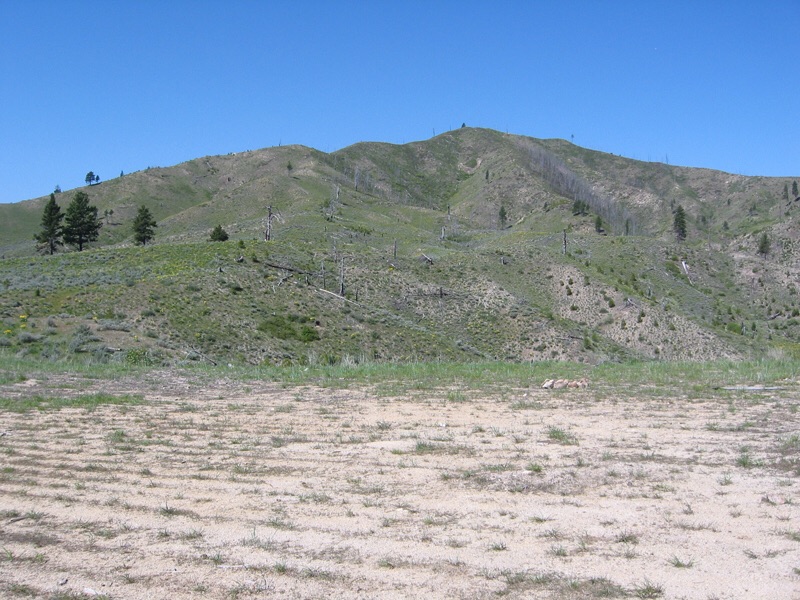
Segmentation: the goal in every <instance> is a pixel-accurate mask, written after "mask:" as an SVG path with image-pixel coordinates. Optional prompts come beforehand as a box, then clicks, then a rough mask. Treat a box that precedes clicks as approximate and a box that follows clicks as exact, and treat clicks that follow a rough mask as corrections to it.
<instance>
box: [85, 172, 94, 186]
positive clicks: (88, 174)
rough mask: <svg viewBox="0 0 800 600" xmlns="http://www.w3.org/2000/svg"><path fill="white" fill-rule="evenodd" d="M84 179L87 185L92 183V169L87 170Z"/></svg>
mask: <svg viewBox="0 0 800 600" xmlns="http://www.w3.org/2000/svg"><path fill="white" fill-rule="evenodd" d="M84 181H85V182H86V183H87V184H89V185H92V184H93V183H94V171H89V172H88V173H87V174H86V177H85V178H84Z"/></svg>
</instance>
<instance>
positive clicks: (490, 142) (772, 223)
mask: <svg viewBox="0 0 800 600" xmlns="http://www.w3.org/2000/svg"><path fill="white" fill-rule="evenodd" d="M791 183H792V181H791V179H788V178H766V177H746V176H740V175H733V174H730V173H724V172H721V171H714V170H710V169H693V168H690V167H677V166H671V165H667V164H663V163H646V162H642V161H634V160H631V159H626V158H623V157H619V156H615V155H613V154H607V153H602V152H598V151H594V150H587V149H584V148H580V147H579V146H575V145H573V144H571V143H570V142H568V141H565V140H537V139H535V138H529V137H524V136H515V135H509V134H506V133H501V132H497V131H493V130H486V129H477V128H462V129H457V130H453V131H450V132H447V133H443V134H440V135H438V136H436V137H434V138H431V139H430V140H423V141H418V142H411V143H409V144H403V145H394V144H387V143H382V142H359V143H357V144H353V145H351V146H348V147H346V148H343V149H341V150H337V151H335V152H332V153H324V152H320V151H318V150H315V149H313V148H309V147H305V146H299V145H293V146H280V147H273V148H264V149H261V150H255V151H246V152H240V153H234V154H228V155H223V156H208V157H202V158H197V159H193V160H190V161H186V162H183V163H180V164H178V165H175V166H174V167H166V168H151V169H146V170H144V171H139V172H136V173H130V174H127V175H125V176H124V177H120V178H116V179H112V180H107V181H104V182H102V183H100V184H97V185H93V186H90V187H84V188H77V189H76V190H70V191H65V192H63V193H61V194H58V195H57V198H58V202H59V204H60V205H61V206H62V208H64V207H65V206H66V204H67V203H68V202H69V200H70V198H71V197H72V195H73V194H74V193H75V192H76V191H77V190H78V189H82V190H83V191H85V192H87V193H88V194H89V195H90V198H91V202H92V203H93V204H95V205H96V206H98V208H99V211H100V214H101V215H102V214H105V211H112V210H113V214H112V215H110V216H108V217H107V218H104V220H105V221H107V222H106V223H105V224H104V227H103V228H102V230H101V237H100V239H99V240H98V242H97V243H96V244H94V245H92V246H93V247H92V248H91V249H90V250H88V251H84V252H83V253H80V254H79V253H75V252H66V253H62V254H60V255H56V256H54V257H40V256H37V255H36V249H35V244H34V242H33V235H34V233H35V232H36V231H37V230H38V221H39V219H40V218H41V210H42V208H43V205H44V200H45V198H39V199H32V200H29V201H24V202H21V203H17V204H15V205H3V206H0V240H2V242H1V243H0V251H1V252H2V253H3V256H4V260H2V261H0V281H4V282H5V290H4V291H3V292H2V294H0V309H2V311H3V312H2V313H0V315H3V317H2V318H3V320H4V323H5V325H6V329H5V331H7V332H10V333H7V334H5V335H6V337H5V338H4V339H5V340H7V345H9V346H10V347H13V348H16V349H17V351H20V352H39V353H41V352H44V353H46V354H47V353H50V354H52V355H53V356H55V357H64V356H67V355H68V354H69V351H68V349H67V350H65V347H66V348H69V346H70V344H72V345H73V346H74V345H75V343H76V342H75V337H74V336H75V335H76V333H75V332H76V331H79V330H80V331H83V332H84V334H85V333H86V331H85V328H87V327H88V328H89V330H91V332H92V336H93V337H95V338H98V341H94V342H86V343H85V344H84V345H83V346H80V345H79V347H85V348H91V352H93V353H95V354H96V355H97V358H98V359H104V360H109V359H112V358H114V357H115V356H120V355H121V354H120V353H122V354H125V355H127V354H126V353H128V352H129V351H130V352H133V351H138V350H144V351H146V352H150V353H151V354H152V355H153V356H157V357H160V358H159V360H178V359H179V358H180V357H184V358H185V357H186V356H204V357H212V358H213V360H239V361H246V362H251V363H258V362H263V361H267V362H282V361H288V362H303V361H319V360H327V361H336V360H343V359H345V357H349V358H347V359H348V360H355V359H356V358H355V357H358V360H362V359H364V360H366V359H371V360H373V359H374V360H413V359H432V358H437V359H458V360H461V359H465V358H469V357H480V358H495V359H506V360H542V359H557V360H564V359H570V360H585V361H590V362H599V361H603V360H621V359H624V358H649V359H708V358H715V357H729V358H737V357H744V356H753V355H754V354H758V353H763V352H767V351H771V352H788V353H790V354H791V353H794V352H795V351H796V347H797V344H798V341H800V322H798V319H797V318H796V317H797V316H798V315H800V310H798V303H797V289H796V287H795V281H796V280H797V275H798V257H800V254H799V250H798V249H799V248H800V246H798V244H797V231H798V228H797V214H800V213H798V211H800V202H795V200H794V199H793V198H789V199H784V198H783V197H782V191H783V189H784V186H790V185H791ZM140 205H145V206H147V207H148V209H149V210H150V211H151V212H152V213H153V215H154V216H155V218H156V220H157V221H158V228H157V229H156V240H155V245H154V246H152V247H149V246H148V247H145V248H139V247H133V245H132V231H131V229H130V223H131V221H132V219H133V215H134V214H135V212H136V210H137V208H138V206H140ZM678 205H680V206H682V207H683V208H684V209H685V210H686V212H687V215H688V225H689V235H688V238H687V240H686V241H685V242H682V243H679V242H678V241H677V240H676V239H675V236H674V233H673V231H672V225H673V222H672V221H673V211H674V209H675V208H676V207H677V206H678ZM270 211H271V214H272V215H273V219H274V220H273V221H272V224H271V227H270V232H271V239H270V241H264V237H265V231H266V225H267V215H268V214H270ZM598 217H599V218H600V220H601V222H602V223H600V224H598V223H597V219H598ZM216 225H222V226H223V227H224V228H225V229H226V230H227V231H228V232H229V233H230V235H231V241H229V242H225V243H222V244H217V243H211V242H208V241H207V240H208V235H209V232H210V230H211V229H212V228H213V227H214V226H216ZM598 225H601V226H600V227H598ZM598 229H600V231H598ZM764 233H767V234H768V235H769V236H770V238H771V240H772V248H773V249H774V250H773V251H772V252H771V254H770V255H769V256H765V257H762V256H759V255H758V253H757V242H758V240H757V238H758V236H759V235H763V234H764ZM187 254H188V255H189V256H188V257H187V256H186V255H187ZM102 257H104V258H103V260H100V259H101V258H102ZM189 257H191V258H193V259H194V260H189ZM237 260H238V261H239V262H236V261H237ZM56 265H59V266H58V268H56ZM90 267H91V268H90ZM165 273H166V274H168V275H164V274H165ZM342 280H343V281H342ZM76 282H79V283H80V285H78V284H77V283H76ZM342 289H344V294H342V293H341V292H342ZM208 307H211V308H208ZM223 307H224V312H225V313H226V314H225V315H220V314H219V313H220V311H221V310H222V308H223ZM21 310H24V311H25V314H36V315H38V319H39V320H44V321H45V322H46V321H47V319H53V323H54V324H55V326H53V327H50V326H46V325H45V326H44V327H45V328H46V329H48V331H49V333H48V334H47V335H45V336H43V337H42V338H41V339H37V340H34V341H22V340H23V339H28V336H25V335H22V334H23V333H27V334H29V335H30V331H31V330H30V329H29V328H28V329H27V331H20V329H19V325H20V323H19V322H18V321H19V319H18V314H17V313H20V311H21ZM203 311H210V312H208V314H201V313H202V312H203ZM215 311H216V312H215ZM776 313H777V314H778V315H779V316H774V315H776ZM58 315H66V316H65V317H64V321H63V323H62V322H61V321H59V317H58ZM215 315H216V317H217V318H216V319H215V318H214V316H215ZM101 316H105V317H107V318H103V319H101V318H100V317H101ZM100 321H106V322H107V323H106V326H108V325H109V324H110V323H109V322H114V323H116V324H117V325H115V327H119V328H122V329H128V331H127V332H125V331H121V329H119V328H117V329H114V328H111V329H108V328H106V329H103V330H102V331H98V327H99V326H98V323H99V322H100ZM33 322H37V321H33ZM120 323H124V327H123V326H122V325H120ZM40 327H42V325H40ZM103 332H114V333H113V334H111V333H105V334H104V333H103ZM312 332H313V333H312ZM20 336H22V337H20ZM303 336H305V338H304V337H303ZM112 338H113V339H112ZM48 343H49V346H48ZM48 348H49V349H48ZM109 348H111V349H112V350H113V351H112V350H108V349H109ZM87 352H88V350H87ZM134 355H135V356H138V355H136V354H134Z"/></svg>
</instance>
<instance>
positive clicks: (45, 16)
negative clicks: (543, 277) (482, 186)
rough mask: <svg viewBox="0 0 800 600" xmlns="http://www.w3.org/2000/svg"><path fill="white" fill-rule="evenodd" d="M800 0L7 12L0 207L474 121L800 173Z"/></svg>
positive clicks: (199, 3) (63, 7)
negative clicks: (214, 164) (239, 158)
mask: <svg viewBox="0 0 800 600" xmlns="http://www.w3.org/2000/svg"><path fill="white" fill-rule="evenodd" d="M799 56H800V1H798V0H783V1H781V0H775V1H769V2H754V1H744V0H720V1H715V2H710V1H709V2H705V1H702V0H692V1H680V0H678V1H676V0H673V1H670V2H661V1H648V0H638V1H623V0H620V1H614V0H586V1H559V2H554V1H534V0H528V1H518V2H512V1H506V2H504V1H500V2H487V1H482V2H471V1H465V0H462V1H436V0H427V1H416V0H402V1H389V0H362V1H336V0H330V1H323V0H319V1H316V2H312V1H303V0H297V1H291V2H290V1H288V0H287V1H268V0H262V1H256V0H250V1H245V0H238V1H237V0H228V1H222V0H218V1H211V0H193V1H178V0H170V1H163V0H160V1H154V0H128V1H126V2H123V1H117V0H98V1H93V2H92V1H80V0H52V1H48V0H0V202H16V201H19V200H24V199H28V198H32V197H37V196H41V195H45V194H48V193H49V192H51V191H52V190H53V188H54V187H55V185H56V184H59V185H60V186H61V187H62V189H64V190H67V189H71V188H73V187H77V186H80V185H83V180H84V177H85V175H86V173H87V171H89V170H92V171H94V172H95V173H97V174H99V175H100V177H101V180H107V179H109V178H112V177H116V176H118V175H119V173H120V171H124V172H126V173H129V172H132V171H136V170H139V169H143V168H146V167H148V166H170V165H174V164H177V163H179V162H182V161H185V160H189V159H192V158H197V157H200V156H205V155H208V154H226V153H228V152H237V151H241V150H248V149H256V148H263V147H267V146H275V145H278V144H281V143H282V144H284V145H285V144H304V145H307V146H312V147H314V148H317V149H319V150H323V151H333V150H336V149H339V148H343V147H345V146H348V145H350V144H353V143H355V142H358V141H364V140H368V141H384V142H391V143H404V142H410V141H414V140H421V139H426V138H429V137H431V136H432V135H433V134H434V132H435V133H437V134H439V133H442V132H444V131H446V130H448V129H451V128H456V127H459V126H460V125H461V123H462V122H465V123H467V124H468V125H470V126H479V127H490V128H493V129H498V130H501V131H508V132H509V133H516V134H522V135H530V136H534V137H542V138H550V137H560V138H565V139H571V136H574V142H575V143H576V144H579V145H581V146H586V147H589V148H594V149H597V150H603V151H606V152H612V153H614V154H622V155H624V156H629V157H632V158H637V159H640V160H653V161H664V160H666V159H667V158H668V160H669V162H670V163H671V164H679V165H689V166H697V167H709V168H715V169H721V170H725V171H729V172H734V173H742V174H746V175H775V176H789V177H794V178H800V69H798V66H797V65H798V57H799Z"/></svg>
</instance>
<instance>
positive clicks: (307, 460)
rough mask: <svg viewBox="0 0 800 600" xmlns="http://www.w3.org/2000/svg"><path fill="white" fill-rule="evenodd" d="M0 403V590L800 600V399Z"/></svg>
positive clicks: (123, 385) (17, 390)
mask: <svg viewBox="0 0 800 600" xmlns="http://www.w3.org/2000/svg"><path fill="white" fill-rule="evenodd" d="M96 391H108V392H111V393H115V394H117V393H139V394H142V395H143V396H144V403H143V404H141V405H136V406H103V407H100V408H98V409H96V410H94V411H88V410H86V409H61V410H57V411H30V412H27V413H21V414H20V413H0V596H2V597H9V598H13V597H42V598H83V597H97V596H106V597H109V598H117V599H119V598H130V599H143V598H422V597H424V598H491V597H496V596H504V595H505V596H508V597H512V598H617V597H633V598H636V597H639V598H670V599H678V598H686V599H693V600H694V599H702V600H709V599H712V598H719V599H722V598H736V599H750V598H764V599H767V598H770V599H792V598H800V520H798V517H800V497H798V490H799V489H800V476H798V473H797V471H796V469H795V468H794V467H791V468H789V467H787V466H786V462H787V461H791V460H796V458H797V455H798V451H799V450H800V441H798V439H797V434H798V429H799V427H798V422H800V419H798V413H797V411H798V403H800V400H798V394H797V393H796V391H795V390H791V391H787V390H782V391H781V390H779V391H774V392H728V393H725V392H714V393H709V394H707V395H706V396H703V395H700V396H699V397H697V398H685V397H684V398H681V397H669V396H668V395H667V396H657V395H655V394H653V393H650V392H648V393H646V394H638V393H637V392H635V391H632V390H625V391H624V392H625V393H624V395H620V391H619V390H613V389H608V388H605V389H600V388H597V387H595V386H593V387H590V388H589V389H588V390H558V391H547V390H541V389H533V388H532V389H529V390H508V391H507V392H505V393H503V394H499V395H497V396H493V397H486V396H482V395H478V394H475V393H472V392H469V391H463V390H461V391H459V390H449V391H448V390H439V391H424V390H416V391H414V392H413V394H410V395H406V396H403V397H391V396H389V395H384V394H380V393H379V392H378V391H377V390H368V389H364V390H329V389H320V388H313V387H303V388H289V387H282V386H280V385H277V384H271V383H248V384H245V383H232V382H225V381H219V382H214V383H211V384H203V385H201V384H199V383H197V382H189V381H186V380H183V379H181V374H180V373H170V372H163V373H156V374H154V375H152V376H151V377H149V378H148V379H147V380H146V381H141V382H133V381H124V380H122V381H117V382H107V381H93V380H88V379H74V380H69V379H62V380H57V379H53V378H50V379H48V380H43V381H34V380H29V381H25V382H20V383H16V384H7V385H4V386H2V389H0V393H2V395H3V396H4V397H22V396H25V395H29V394H44V395H56V394H62V395H64V394H78V393H81V394H85V393H91V392H96Z"/></svg>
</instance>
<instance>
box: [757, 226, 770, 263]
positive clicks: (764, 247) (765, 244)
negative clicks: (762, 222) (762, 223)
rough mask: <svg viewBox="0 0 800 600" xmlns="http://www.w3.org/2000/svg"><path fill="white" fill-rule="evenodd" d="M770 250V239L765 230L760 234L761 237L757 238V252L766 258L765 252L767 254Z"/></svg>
mask: <svg viewBox="0 0 800 600" xmlns="http://www.w3.org/2000/svg"><path fill="white" fill-rule="evenodd" d="M769 250H770V241H769V237H768V236H767V232H766V231H765V232H764V233H762V234H761V239H759V240H758V253H759V254H760V255H761V256H763V257H764V258H767V254H769Z"/></svg>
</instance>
